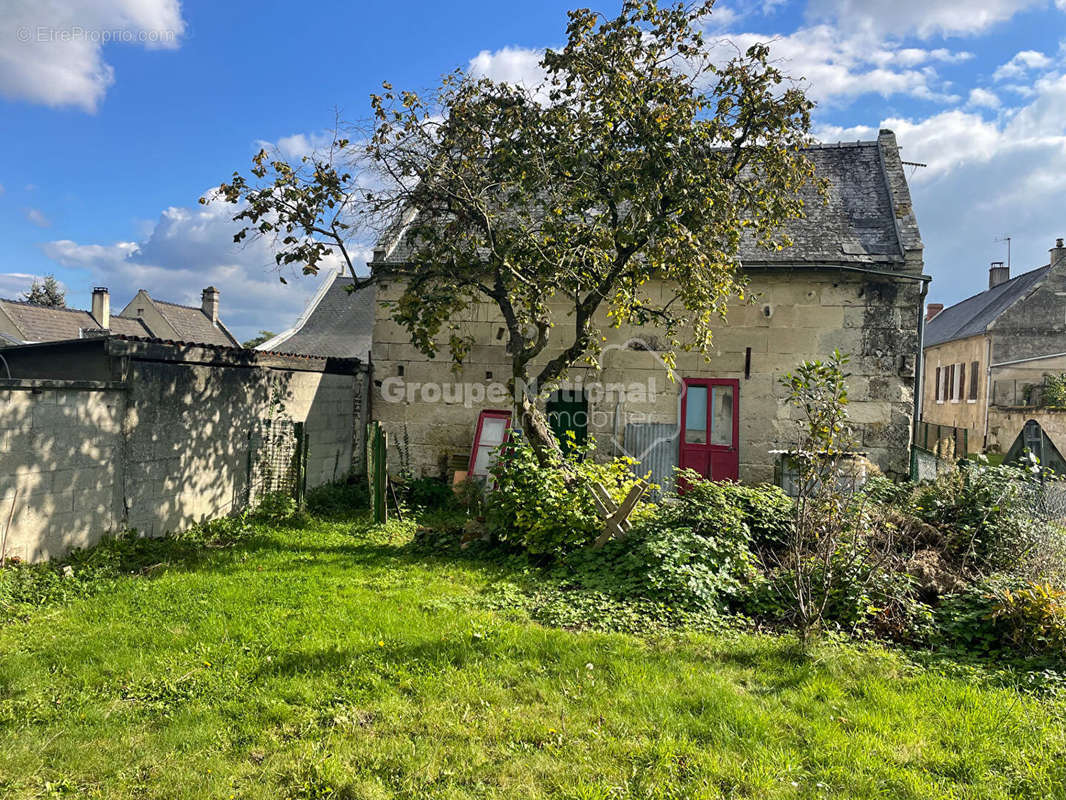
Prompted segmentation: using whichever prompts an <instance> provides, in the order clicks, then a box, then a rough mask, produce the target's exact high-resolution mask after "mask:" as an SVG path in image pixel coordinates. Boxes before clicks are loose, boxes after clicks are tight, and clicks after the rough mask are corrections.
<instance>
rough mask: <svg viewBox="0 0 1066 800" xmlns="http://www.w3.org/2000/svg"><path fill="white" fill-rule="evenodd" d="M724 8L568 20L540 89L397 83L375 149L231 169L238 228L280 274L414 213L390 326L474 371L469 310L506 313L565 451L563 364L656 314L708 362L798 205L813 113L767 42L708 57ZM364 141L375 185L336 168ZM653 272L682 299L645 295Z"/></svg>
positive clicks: (647, 7) (532, 395)
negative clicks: (464, 318)
mask: <svg viewBox="0 0 1066 800" xmlns="http://www.w3.org/2000/svg"><path fill="white" fill-rule="evenodd" d="M712 5H713V3H712V2H710V1H708V2H704V3H701V4H698V5H696V6H685V5H682V4H678V5H674V6H670V7H668V8H659V7H658V5H657V3H656V2H654V1H653V0H647V1H638V0H626V2H624V4H623V7H622V10H621V13H620V14H619V15H618V16H617V17H616V18H614V19H607V18H605V17H603V16H601V15H600V14H597V13H595V12H592V11H589V10H586V9H581V10H576V11H572V12H570V14H569V20H570V21H569V26H568V28H567V43H566V46H565V47H563V48H562V49H561V50H548V51H547V52H546V53H545V54H544V57H543V59H542V61H541V68H542V70H543V73H544V79H543V82H542V83H541V84H540V85H538V86H535V87H532V88H529V87H524V86H516V85H512V84H508V83H501V82H497V81H493V80H490V79H487V78H478V77H475V76H472V75H469V74H466V73H464V72H462V71H457V72H455V73H452V74H451V75H449V76H447V77H446V78H445V79H444V81H443V83H442V85H441V87H440V90H439V92H438V94H437V95H436V97H434V98H431V99H423V98H422V97H419V96H418V95H417V94H415V93H412V92H400V91H396V90H394V89H393V88H392V87H391V86H390V85H389V84H387V83H386V84H384V91H383V93H382V94H380V95H374V96H372V98H371V103H372V107H373V110H374V119H373V123H372V125H373V127H372V128H371V129H370V130H369V131H367V137H368V138H367V139H366V140H365V144H363V145H352V144H351V143H350V141H349V139H338V140H337V141H336V142H335V146H334V148H333V150H332V152H331V153H330V154H329V156H330V157H318V156H313V157H310V158H309V159H305V160H304V162H303V163H302V165H297V166H296V167H294V166H292V165H290V164H288V163H286V162H284V161H282V160H274V161H269V160H268V158H267V156H266V154H265V153H260V154H259V155H258V156H257V157H256V160H255V164H254V166H253V170H252V174H253V175H254V176H255V177H256V178H257V179H259V181H264V180H265V179H267V177H268V175H269V176H270V177H269V180H267V182H266V183H265V184H264V183H260V184H258V185H252V184H249V183H248V182H247V181H246V180H245V179H244V178H243V177H242V176H240V175H236V174H235V175H234V178H233V181H232V182H231V183H229V184H223V185H222V186H221V187H220V193H221V196H222V197H223V198H225V199H226V200H229V201H231V202H244V203H245V204H246V205H245V206H244V208H243V210H242V211H241V212H240V213H239V214H238V215H237V219H239V220H243V221H246V222H247V223H248V226H247V227H246V228H244V229H243V230H242V232H241V234H239V235H238V236H239V237H240V236H243V235H245V234H246V233H247V232H254V233H259V234H262V235H274V236H275V240H276V241H277V242H278V244H279V245H280V249H279V251H278V253H277V256H276V257H277V260H278V263H279V264H292V263H300V264H303V265H304V270H305V271H311V272H314V271H316V270H317V268H318V264H319V263H320V262H321V260H322V259H323V258H325V257H326V256H327V255H329V254H331V253H333V252H334V250H337V251H339V252H340V254H341V257H342V258H343V259H344V260H345V261H346V262H347V263H348V264H349V266H350V265H351V259H350V257H349V253H348V249H347V244H346V237H348V236H350V234H351V231H352V229H353V226H354V224H355V223H354V221H353V220H354V215H353V214H352V212H354V211H358V212H359V213H361V214H362V215H363V216H362V219H363V220H376V221H378V223H379V226H380V224H381V223H382V221H384V220H392V221H395V220H397V219H402V220H403V221H404V222H405V223H406V232H405V236H406V239H407V243H408V248H409V252H410V256H409V258H407V259H406V263H403V264H394V265H393V264H390V265H388V266H387V267H382V268H381V269H380V270H379V271H378V272H377V274H376V275H375V277H388V278H389V279H391V280H396V279H399V280H400V282H401V284H402V285H403V286H404V292H403V294H402V296H401V297H400V299H399V300H398V301H397V302H396V304H395V307H394V309H393V317H394V319H395V320H396V321H398V322H399V323H401V324H403V325H404V326H405V327H406V328H407V330H408V331H409V333H410V335H411V339H412V342H413V343H414V344H415V345H416V346H417V347H418V348H419V349H420V350H421V351H422V352H423V353H425V354H427V355H429V356H434V355H436V354H437V352H438V350H439V349H441V348H442V347H447V349H448V351H449V353H450V355H451V357H452V358H453V359H454V360H455V361H456V362H461V361H462V360H463V358H464V356H465V355H466V353H467V352H468V350H469V347H470V346H471V344H472V342H471V341H470V339H469V338H468V337H466V336H464V335H463V333H462V331H461V329H460V326H459V325H457V324H456V323H455V322H453V320H454V318H455V316H456V315H457V313H459V312H461V311H463V310H464V309H467V308H469V307H471V306H472V305H474V304H476V303H481V302H489V303H492V304H494V305H495V306H496V307H497V308H498V309H499V312H500V314H501V315H502V318H503V319H504V321H505V323H506V327H507V340H506V343H507V349H508V352H509V354H510V358H511V377H510V381H509V387H510V389H511V393H512V396H513V397H514V400H515V405H516V407H517V409H518V411H519V414H520V421H521V425H522V428H523V430H524V431H525V433H526V435H527V437H528V439H529V441H530V443H531V444H532V445H533V447H534V449H535V450H536V452H537V453H538V458H540V459H541V460H542V463H544V461H545V460H546V459H548V458H549V457H550V456H554V455H555V454H557V451H558V444H557V443H556V441H555V438H554V437H553V436H552V434H551V431H550V429H549V427H548V424H547V420H546V417H545V414H544V412H543V409H542V407H541V405H540V402H541V401H543V399H544V398H545V397H546V396H547V395H548V394H549V393H550V392H551V391H553V389H554V388H556V387H557V386H558V385H559V383H560V382H561V381H562V380H564V379H565V377H566V375H567V371H568V370H569V369H570V368H571V367H573V366H574V365H576V364H578V363H579V362H582V361H587V362H588V363H591V364H595V363H597V359H598V356H599V355H600V352H601V346H602V341H603V337H602V333H601V331H600V330H599V329H598V328H597V325H598V324H610V325H622V324H653V325H656V326H658V327H659V328H661V329H662V331H663V332H664V333H665V334H666V340H667V341H668V342H669V352H668V353H667V354H666V357H667V358H668V359H672V358H673V355H674V353H675V352H676V351H677V350H678V349H686V350H694V351H698V352H706V351H707V350H708V348H709V347H710V344H711V336H712V326H713V323H714V320H715V319H716V318H724V316H725V312H726V307H727V304H728V302H729V301H730V299H731V298H733V297H737V298H743V297H744V286H745V280H744V277H743V276H742V274H741V272H740V270H739V264H738V252H739V249H740V245H741V242H742V240H743V239H744V238H745V237H752V238H753V239H754V240H755V241H756V242H758V243H759V244H760V245H762V246H765V247H767V248H778V247H781V246H786V245H787V244H789V242H788V241H787V239H785V238H784V237H781V239H780V240H779V239H778V236H777V231H778V230H779V227H780V224H781V223H782V222H783V221H784V220H786V219H788V218H791V217H796V216H799V215H801V214H802V211H803V202H802V200H801V198H800V195H799V193H798V189H799V188H800V187H801V186H802V185H804V184H805V183H806V182H809V181H811V180H813V167H812V165H811V163H810V162H809V160H808V159H807V158H805V157H804V155H803V153H802V152H801V148H802V147H803V146H804V145H805V144H807V143H808V131H809V126H810V109H811V103H810V102H809V101H808V100H807V99H806V97H805V96H804V95H803V93H802V92H801V91H800V90H798V89H796V88H794V87H789V86H787V85H786V79H785V77H784V76H783V75H782V74H781V73H780V72H779V71H778V70H777V69H776V68H775V67H774V66H772V65H771V64H770V63H769V51H768V49H767V47H765V46H764V45H755V46H753V47H751V48H749V49H748V50H747V51H746V52H744V53H735V54H734V55H733V56H732V57H731V58H729V59H728V60H725V61H724V62H723V61H721V60H716V59H715V58H714V55H715V53H714V52H712V49H711V48H710V47H709V45H708V44H707V42H706V41H705V40H704V37H703V34H702V33H701V27H702V25H703V23H704V22H705V18H706V17H707V15H708V14H710V12H711V9H712ZM354 138H356V137H353V139H354ZM353 149H355V150H357V151H358V156H359V158H358V159H355V160H356V162H357V163H358V164H359V165H360V169H365V168H370V169H372V170H373V171H374V174H375V175H376V177H377V181H378V183H379V184H380V188H371V189H367V188H363V187H365V186H366V185H367V184H366V182H365V181H363V182H360V178H359V177H358V176H357V177H355V178H353V176H352V173H350V172H347V171H345V169H344V168H338V167H337V166H336V165H335V162H334V160H333V159H332V156H333V155H334V154H336V153H338V152H345V151H348V152H350V151H352V150H353ZM356 172H357V173H359V174H362V173H360V170H358V169H357V170H356ZM353 277H354V272H353ZM659 280H661V281H665V282H667V283H668V284H670V285H671V286H673V287H676V297H674V298H673V299H671V300H669V301H665V302H664V301H663V300H662V299H661V297H657V296H655V294H654V293H652V292H650V291H649V287H650V285H652V282H654V281H659ZM604 320H606V323H604ZM444 341H446V344H443V342H444Z"/></svg>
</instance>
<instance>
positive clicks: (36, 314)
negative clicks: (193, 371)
mask: <svg viewBox="0 0 1066 800" xmlns="http://www.w3.org/2000/svg"><path fill="white" fill-rule="evenodd" d="M218 308H219V292H218V289H216V288H215V287H213V286H209V287H207V288H206V289H204V291H203V302H202V304H201V306H200V307H199V308H196V307H193V306H182V305H178V304H176V303H167V302H164V301H161V300H154V299H152V298H151V297H150V296H149V295H148V292H146V291H145V290H144V289H141V290H140V291H138V292H137V295H136V296H135V297H134V298H133V300H131V301H130V303H129V304H128V305H127V306H126V307H125V308H124V309H123V310H122V311H121V312H120V313H118V314H112V313H111V294H110V292H109V291H108V290H107V289H106V288H104V287H96V288H94V289H93V296H92V308H91V309H90V310H88V311H84V310H81V309H76V308H50V307H47V306H38V305H34V304H32V303H26V302H24V301H21V300H5V299H0V347H11V346H14V345H20V344H35V343H38V342H55V341H62V340H66V339H84V338H89V337H92V336H103V335H106V334H107V333H108V332H110V333H115V334H120V335H123V336H143V337H150V338H153V339H164V340H166V341H174V342H195V343H197V344H211V345H220V346H223V347H239V346H240V342H238V341H237V340H236V339H235V338H234V337H233V335H232V334H231V333H230V332H229V330H227V328H226V326H225V325H223V324H222V320H221V319H219V315H218Z"/></svg>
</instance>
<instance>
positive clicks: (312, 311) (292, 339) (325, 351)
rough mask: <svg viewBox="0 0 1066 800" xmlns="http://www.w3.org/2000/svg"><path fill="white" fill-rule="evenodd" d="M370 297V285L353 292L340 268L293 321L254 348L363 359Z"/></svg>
mask: <svg viewBox="0 0 1066 800" xmlns="http://www.w3.org/2000/svg"><path fill="white" fill-rule="evenodd" d="M374 297H375V291H374V286H373V285H371V286H367V287H365V288H363V289H360V290H359V291H353V283H352V279H351V277H349V276H348V274H347V273H346V272H345V271H344V270H341V271H340V272H334V273H331V274H330V275H327V276H326V278H325V280H323V281H322V285H321V286H319V288H318V291H317V292H316V293H315V295H314V297H312V298H311V301H310V302H309V303H308V304H307V308H305V309H304V312H303V314H301V315H300V318H299V319H298V320H296V324H295V325H293V326H292V327H291V328H289V329H288V330H286V331H284V332H283V333H279V334H278V335H277V336H275V337H274V338H273V339H268V340H267V341H265V342H263V343H262V344H261V345H259V346H258V347H256V349H257V350H274V351H277V352H281V353H298V354H301V355H318V356H332V357H334V358H358V359H360V360H362V361H366V360H367V358H368V357H369V356H370V342H371V338H372V336H373V335H374V307H375V303H374Z"/></svg>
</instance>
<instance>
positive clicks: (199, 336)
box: [149, 297, 241, 347]
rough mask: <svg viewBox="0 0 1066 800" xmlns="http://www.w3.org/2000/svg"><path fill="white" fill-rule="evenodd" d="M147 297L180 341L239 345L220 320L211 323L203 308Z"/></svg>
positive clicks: (225, 345)
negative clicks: (215, 323) (175, 332)
mask: <svg viewBox="0 0 1066 800" xmlns="http://www.w3.org/2000/svg"><path fill="white" fill-rule="evenodd" d="M149 299H150V300H151V301H152V303H153V304H154V305H155V307H156V310H157V311H158V312H159V313H160V314H161V315H162V317H163V319H165V320H166V321H167V322H168V323H169V324H170V327H172V328H173V329H174V330H175V331H177V332H178V339H179V340H180V341H183V342H195V343H196V344H216V345H221V346H223V347H240V344H241V343H240V342H238V341H237V339H236V338H234V336H233V334H232V333H230V332H229V330H227V329H226V326H225V325H223V324H222V322H221V321H219V323H218V324H217V325H214V324H212V322H211V318H210V317H208V316H207V314H205V313H204V312H203V309H200V308H196V307H194V306H180V305H178V304H177V303H168V302H166V301H165V300H156V299H155V298H154V297H151V298H149Z"/></svg>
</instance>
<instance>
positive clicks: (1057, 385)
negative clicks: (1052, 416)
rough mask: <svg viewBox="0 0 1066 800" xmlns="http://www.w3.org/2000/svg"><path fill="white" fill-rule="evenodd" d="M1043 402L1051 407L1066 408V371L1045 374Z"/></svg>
mask: <svg viewBox="0 0 1066 800" xmlns="http://www.w3.org/2000/svg"><path fill="white" fill-rule="evenodd" d="M1041 403H1042V404H1043V405H1045V406H1048V407H1049V408H1066V373H1059V374H1058V375H1045V376H1044V386H1043V388H1042V397H1041Z"/></svg>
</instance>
